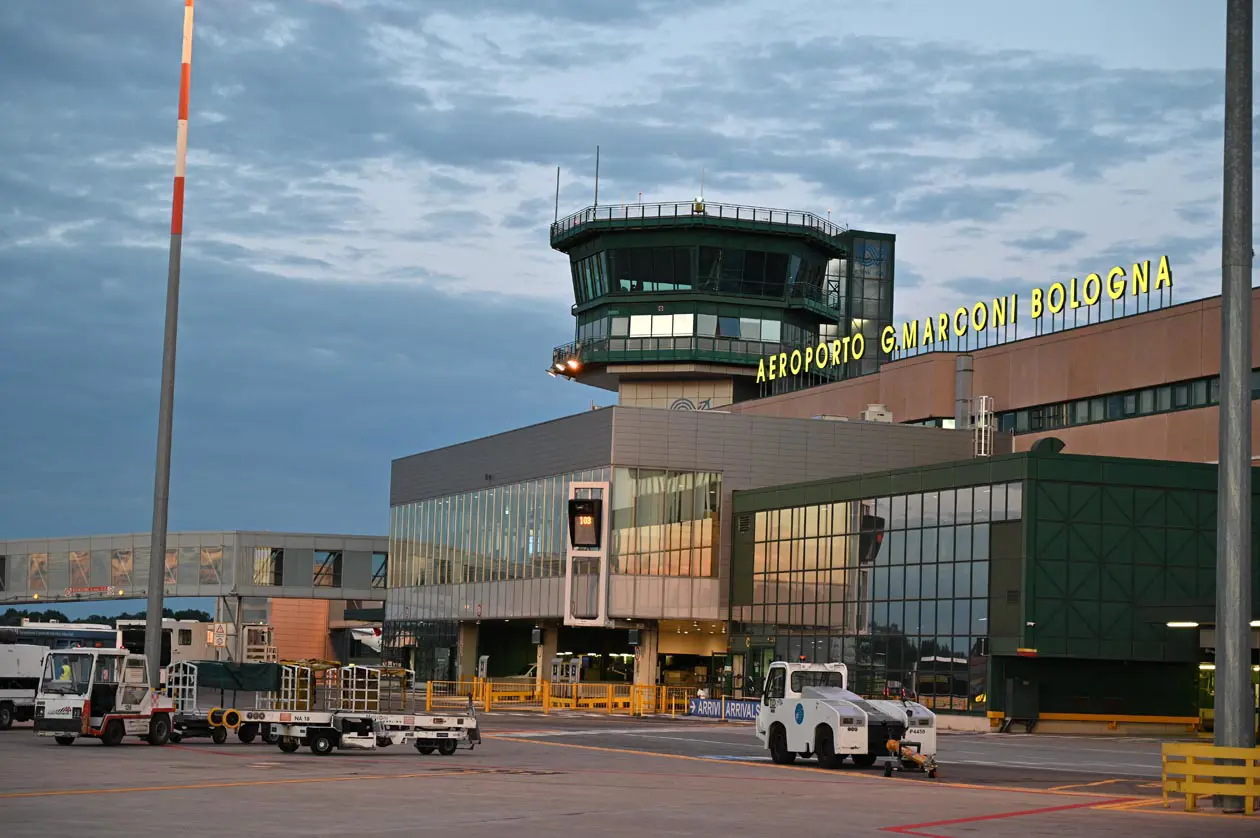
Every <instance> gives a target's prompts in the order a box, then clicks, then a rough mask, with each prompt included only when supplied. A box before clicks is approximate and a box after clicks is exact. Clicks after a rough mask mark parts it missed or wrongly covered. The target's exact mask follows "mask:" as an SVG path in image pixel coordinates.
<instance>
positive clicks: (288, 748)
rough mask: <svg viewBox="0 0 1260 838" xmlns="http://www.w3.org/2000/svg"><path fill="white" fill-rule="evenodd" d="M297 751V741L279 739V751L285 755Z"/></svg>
mask: <svg viewBox="0 0 1260 838" xmlns="http://www.w3.org/2000/svg"><path fill="white" fill-rule="evenodd" d="M297 749H298V741H297V740H296V739H281V740H280V750H281V751H283V752H284V753H286V754H291V753H293V752H294V751H296V750H297Z"/></svg>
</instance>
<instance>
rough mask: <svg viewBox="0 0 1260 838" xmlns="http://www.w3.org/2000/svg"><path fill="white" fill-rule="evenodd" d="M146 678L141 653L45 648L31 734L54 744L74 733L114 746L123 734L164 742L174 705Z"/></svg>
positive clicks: (65, 741)
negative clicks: (46, 650)
mask: <svg viewBox="0 0 1260 838" xmlns="http://www.w3.org/2000/svg"><path fill="white" fill-rule="evenodd" d="M148 680H149V679H148V675H147V673H146V671H145V659H144V657H143V656H141V655H134V654H131V653H130V652H128V651H127V650H126V649H100V648H90V649H89V648H82V649H55V650H50V651H49V652H48V653H47V654H46V655H45V656H44V669H43V675H41V677H40V680H39V689H38V692H37V693H36V695H35V732H36V733H37V734H38V735H40V736H51V737H53V738H54V739H56V741H57V744H58V745H70V744H72V743H73V742H74V740H75V739H78V738H80V737H88V738H91V739H99V740H101V743H102V744H104V745H118V744H120V743H121V742H122V741H123V739H124V738H125V737H127V736H138V737H140V738H141V739H144V740H146V741H147V742H148V743H149V744H150V745H165V744H166V743H167V742H169V741H170V738H171V720H172V717H173V715H174V712H175V704H174V702H173V701H171V699H170V698H169V697H168V696H166V695H164V694H163V693H162V692H161V691H158V690H154V689H151V688H150V687H149V684H148Z"/></svg>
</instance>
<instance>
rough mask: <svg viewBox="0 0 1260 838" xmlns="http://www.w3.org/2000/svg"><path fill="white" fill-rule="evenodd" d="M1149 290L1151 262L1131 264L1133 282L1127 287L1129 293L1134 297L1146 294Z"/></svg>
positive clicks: (1148, 260)
mask: <svg viewBox="0 0 1260 838" xmlns="http://www.w3.org/2000/svg"><path fill="white" fill-rule="evenodd" d="M1150 290H1151V260H1150V259H1147V260H1146V261H1145V262H1134V263H1133V281H1132V283H1130V285H1129V293H1130V294H1131V295H1132V296H1134V297H1136V296H1137V295H1138V294H1147V293H1150Z"/></svg>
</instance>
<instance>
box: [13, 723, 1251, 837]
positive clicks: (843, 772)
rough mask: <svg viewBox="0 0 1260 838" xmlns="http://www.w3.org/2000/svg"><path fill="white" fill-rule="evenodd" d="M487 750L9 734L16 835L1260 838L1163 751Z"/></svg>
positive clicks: (637, 734)
mask: <svg viewBox="0 0 1260 838" xmlns="http://www.w3.org/2000/svg"><path fill="white" fill-rule="evenodd" d="M481 724H482V728H483V737H484V741H483V743H482V744H481V745H480V746H478V747H477V748H476V749H475V750H473V751H468V750H460V751H458V752H457V753H456V754H455V755H453V756H449V757H443V756H440V755H437V754H434V755H431V756H422V755H420V754H418V753H417V752H416V751H415V749H413V748H398V747H395V748H387V749H384V750H380V751H376V752H370V753H341V752H334V753H333V754H331V755H329V756H316V755H314V754H312V753H310V752H309V751H307V750H306V749H302V750H300V751H298V752H297V753H294V754H283V753H281V752H280V751H279V749H277V748H275V747H271V746H267V745H263V744H261V743H260V742H255V743H254V744H251V745H242V744H240V743H238V742H236V740H235V739H234V738H232V739H230V740H229V742H228V743H226V744H224V745H214V744H212V743H211V742H210V741H209V740H185V742H183V743H181V744H179V745H168V746H166V747H163V748H154V747H152V746H149V745H147V744H144V743H142V742H140V741H138V740H135V739H132V740H129V741H127V742H126V743H124V744H123V745H121V746H119V747H117V748H106V747H105V746H103V745H101V744H100V743H99V742H93V741H85V740H84V741H78V742H75V744H74V745H72V746H70V747H59V746H57V745H56V744H54V743H53V742H52V741H51V740H50V739H45V738H41V737H37V736H35V735H34V734H33V733H32V732H31V730H30V728H29V726H17V727H15V728H14V729H13V730H10V731H6V732H4V733H0V834H2V835H3V836H4V838H28V837H29V838H35V837H36V836H38V838H49V836H51V835H76V834H83V835H92V836H94V838H98V837H99V838H113V836H126V838H134V836H136V835H137V834H144V833H146V832H152V831H154V830H158V831H160V832H161V833H163V834H176V835H179V836H180V838H203V836H205V838H222V836H223V835H225V834H228V835H249V836H297V835H301V836H316V835H320V836H322V835H350V836H353V838H384V836H400V835H413V834H416V833H419V832H427V831H429V830H443V834H448V835H455V834H458V835H460V836H496V838H505V836H510V838H542V836H547V838H554V837H555V836H556V835H557V834H565V833H567V834H576V835H581V834H583V833H586V834H593V835H599V836H610V838H612V837H613V836H631V835H633V836H636V838H639V836H642V835H645V834H649V835H653V836H670V835H703V836H706V838H712V836H719V835H722V834H726V833H737V834H745V833H749V832H752V833H753V834H770V833H771V832H773V833H775V834H783V833H794V834H797V835H802V836H814V835H818V836H823V835H826V836H833V835H843V836H850V835H872V836H878V835H890V834H892V835H914V836H928V838H961V836H1015V835H1018V836H1025V837H1026V836H1038V835H1056V836H1057V835H1061V834H1063V833H1064V832H1066V831H1072V832H1075V833H1076V834H1079V835H1091V836H1092V835H1100V836H1101V835H1105V836H1129V835H1132V836H1139V835H1140V836H1144V838H1147V837H1148V836H1149V838H1182V836H1185V837H1186V838H1189V836H1202V835H1207V834H1211V835H1213V836H1214V838H1215V837H1216V836H1222V837H1223V838H1229V836H1235V835H1237V836H1250V838H1255V836H1256V835H1260V815H1256V816H1240V815H1222V814H1219V813H1216V812H1214V811H1212V810H1208V811H1206V812H1204V813H1199V814H1188V813H1185V812H1183V811H1181V807H1182V804H1181V801H1180V799H1176V800H1174V802H1173V803H1172V808H1169V809H1164V808H1163V805H1162V800H1161V797H1160V791H1159V787H1158V779H1159V742H1158V741H1157V740H1153V739H1121V738H1114V739H1113V738H1104V737H1066V736H1038V735H1033V736H1026V735H997V734H946V735H942V739H941V744H940V754H939V759H940V762H941V771H940V775H939V776H938V778H937V779H935V780H929V779H927V778H925V777H924V776H923V775H921V774H895V775H894V776H893V777H891V778H885V777H884V776H883V773H882V771H880V770H878V769H867V770H863V769H857V768H854V767H852V766H851V765H850V766H847V767H845V768H841V769H836V770H830V771H828V770H823V769H820V768H818V767H816V765H815V763H814V762H813V761H812V760H799V761H798V762H797V763H796V764H795V765H792V766H776V765H773V764H771V763H770V762H769V761H768V759H767V758H766V756H765V753H764V751H762V750H761V748H760V746H759V744H758V743H757V741H756V738H755V736H754V734H753V730H752V727H751V725H747V724H732V723H720V722H702V721H696V720H681V719H680V720H670V719H659V718H658V719H630V718H625V717H603V716H598V715H592V716H560V715H552V716H543V715H540V714H530V713H519V714H505V713H493V714H482V716H481Z"/></svg>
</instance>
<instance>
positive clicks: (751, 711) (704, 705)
mask: <svg viewBox="0 0 1260 838" xmlns="http://www.w3.org/2000/svg"><path fill="white" fill-rule="evenodd" d="M760 710H761V702H760V701H757V700H756V699H748V698H693V699H691V700H690V701H689V702H688V706H687V715H689V716H699V717H700V718H703V719H736V720H739V721H745V722H751V721H755V720H756V718H757V714H758V712H760Z"/></svg>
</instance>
